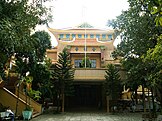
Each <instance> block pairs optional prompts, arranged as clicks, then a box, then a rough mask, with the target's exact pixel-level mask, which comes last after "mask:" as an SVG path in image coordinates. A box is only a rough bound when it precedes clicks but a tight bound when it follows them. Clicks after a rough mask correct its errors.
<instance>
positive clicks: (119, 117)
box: [31, 112, 142, 121]
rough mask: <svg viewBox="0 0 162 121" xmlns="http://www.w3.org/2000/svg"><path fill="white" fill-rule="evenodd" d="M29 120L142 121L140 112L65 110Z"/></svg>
mask: <svg viewBox="0 0 162 121" xmlns="http://www.w3.org/2000/svg"><path fill="white" fill-rule="evenodd" d="M31 121H142V114H140V113H117V114H107V113H103V112H98V113H97V112H89V113H88V112H66V113H61V114H53V113H48V114H43V115H40V116H38V117H36V118H34V119H32V120H31Z"/></svg>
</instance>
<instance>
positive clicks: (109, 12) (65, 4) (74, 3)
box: [45, 0, 128, 28]
mask: <svg viewBox="0 0 162 121" xmlns="http://www.w3.org/2000/svg"><path fill="white" fill-rule="evenodd" d="M49 3H50V6H53V18H54V20H53V23H52V24H50V26H51V27H52V28H68V27H74V26H77V25H79V24H81V23H83V22H88V23H89V24H90V25H92V26H94V27H99V28H106V24H107V21H108V19H114V18H115V17H116V16H118V15H120V14H121V11H122V10H127V9H128V3H127V0H52V1H51V2H47V3H45V4H48V5H49Z"/></svg>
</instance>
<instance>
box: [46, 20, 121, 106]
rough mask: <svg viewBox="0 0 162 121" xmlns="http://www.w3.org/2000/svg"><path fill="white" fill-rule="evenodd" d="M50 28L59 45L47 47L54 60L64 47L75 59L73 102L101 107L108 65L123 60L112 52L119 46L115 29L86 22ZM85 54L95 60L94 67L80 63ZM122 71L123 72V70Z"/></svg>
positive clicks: (92, 64)
mask: <svg viewBox="0 0 162 121" xmlns="http://www.w3.org/2000/svg"><path fill="white" fill-rule="evenodd" d="M49 31H50V32H51V33H52V34H53V35H54V37H55V38H56V40H57V42H58V45H57V46H56V47H54V48H53V49H50V50H47V57H49V58H51V60H52V63H55V62H56V61H57V59H58V54H59V53H60V52H62V50H63V48H64V47H67V48H68V50H69V52H70V58H71V63H72V64H73V67H74V68H75V75H74V84H75V96H74V99H73V101H72V104H73V105H75V106H77V105H79V106H96V107H97V106H98V105H99V104H100V103H104V102H105V96H104V94H103V93H104V91H103V82H104V81H105V70H106V68H105V67H106V65H107V64H110V63H112V64H115V65H119V61H116V60H114V59H113V58H112V56H111V53H112V52H113V51H114V49H115V47H114V45H113V43H114V40H115V33H114V30H102V29H95V28H92V26H90V25H88V24H86V23H84V24H82V25H80V26H78V27H76V28H70V29H52V28H49ZM85 57H88V58H89V59H90V61H91V66H90V68H84V67H83V68H81V67H80V65H81V62H82V60H83V58H85ZM120 73H121V75H122V71H121V72H120Z"/></svg>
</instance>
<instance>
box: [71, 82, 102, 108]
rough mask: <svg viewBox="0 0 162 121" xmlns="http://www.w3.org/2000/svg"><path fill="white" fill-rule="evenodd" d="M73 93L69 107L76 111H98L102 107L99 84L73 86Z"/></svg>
mask: <svg viewBox="0 0 162 121" xmlns="http://www.w3.org/2000/svg"><path fill="white" fill-rule="evenodd" d="M74 88H75V93H74V96H73V98H72V99H71V101H70V102H71V103H70V107H71V108H75V109H76V110H77V109H85V108H86V110H87V109H99V108H101V106H102V104H101V103H102V85H101V84H88V83H87V84H75V86H74Z"/></svg>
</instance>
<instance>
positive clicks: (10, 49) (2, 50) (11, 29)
mask: <svg viewBox="0 0 162 121" xmlns="http://www.w3.org/2000/svg"><path fill="white" fill-rule="evenodd" d="M27 2H28V0H22V1H19V0H11V1H8V0H1V1H0V18H1V19H0V43H1V45H0V56H1V57H2V59H1V60H0V70H1V71H0V76H1V77H2V78H3V77H4V70H5V64H6V63H7V62H8V61H10V60H11V57H12V56H13V55H15V54H17V53H22V52H24V53H25V52H28V51H32V50H33V48H32V47H33V43H34V42H33V39H32V37H31V31H32V30H33V29H34V28H35V26H36V25H37V24H38V23H39V22H40V16H41V15H42V14H43V11H42V7H38V6H37V7H34V6H32V5H29V4H27ZM24 56H25V55H24Z"/></svg>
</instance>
